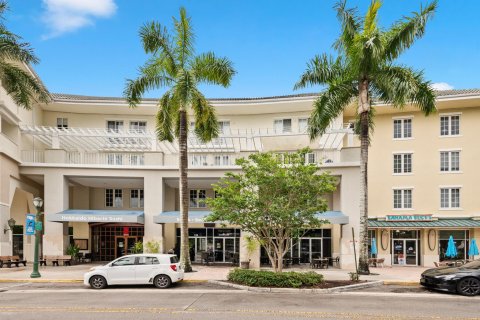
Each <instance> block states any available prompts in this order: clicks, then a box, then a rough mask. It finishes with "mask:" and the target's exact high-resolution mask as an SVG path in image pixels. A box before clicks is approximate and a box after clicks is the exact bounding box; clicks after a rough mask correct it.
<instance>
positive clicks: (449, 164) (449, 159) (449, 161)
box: [439, 149, 462, 173]
mask: <svg viewBox="0 0 480 320" xmlns="http://www.w3.org/2000/svg"><path fill="white" fill-rule="evenodd" d="M461 152H462V149H448V150H447V149H444V150H439V155H440V173H461V172H462V171H461V167H460V162H461V156H460V154H461ZM454 153H455V154H458V157H457V158H456V161H457V166H456V167H455V168H454V167H453V159H454V157H453V154H454ZM445 154H446V159H444V158H443V156H444V155H445ZM445 160H446V161H445ZM445 163H446V167H444V166H443V165H444V164H445ZM444 169H445V170H444ZM453 169H456V170H453Z"/></svg>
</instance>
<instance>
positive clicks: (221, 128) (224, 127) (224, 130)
mask: <svg viewBox="0 0 480 320" xmlns="http://www.w3.org/2000/svg"><path fill="white" fill-rule="evenodd" d="M218 133H219V134H230V121H218Z"/></svg>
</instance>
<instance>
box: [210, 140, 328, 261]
mask: <svg viewBox="0 0 480 320" xmlns="http://www.w3.org/2000/svg"><path fill="white" fill-rule="evenodd" d="M307 152H308V149H304V150H301V151H298V152H296V153H292V154H288V155H287V154H285V155H284V157H283V159H284V161H282V157H279V155H277V154H274V153H256V154H252V155H250V156H249V157H248V159H243V158H242V159H238V160H237V165H239V166H241V168H242V172H241V173H227V174H226V176H225V177H224V178H222V179H221V180H220V182H219V183H217V184H215V185H214V190H215V191H216V194H217V196H216V197H215V198H211V199H208V200H207V204H208V206H209V207H210V208H211V209H212V213H211V214H210V216H209V217H208V218H207V220H209V221H223V222H227V223H229V224H232V225H238V226H239V227H240V228H241V229H242V230H243V231H246V232H249V233H251V234H252V236H253V237H254V238H255V239H256V240H257V241H258V242H259V243H260V244H261V245H262V246H263V247H264V248H265V249H266V251H267V254H268V256H269V259H270V262H271V263H272V266H273V267H274V269H275V270H276V271H282V268H283V257H284V256H285V254H286V253H287V251H288V248H289V246H288V242H289V241H290V239H294V238H296V237H299V236H301V235H302V234H303V232H305V231H306V229H310V228H318V227H320V226H321V225H322V223H323V222H324V221H323V220H322V219H321V214H320V215H319V213H321V212H324V211H326V210H327V209H328V203H327V201H326V199H325V195H327V194H329V193H331V192H333V191H334V190H335V188H336V179H335V177H333V176H331V175H330V174H329V173H327V172H322V173H319V172H318V171H319V168H318V166H317V165H316V164H307V163H306V161H305V155H306V153H307ZM285 160H286V161H285Z"/></svg>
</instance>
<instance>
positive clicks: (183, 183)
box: [178, 110, 192, 272]
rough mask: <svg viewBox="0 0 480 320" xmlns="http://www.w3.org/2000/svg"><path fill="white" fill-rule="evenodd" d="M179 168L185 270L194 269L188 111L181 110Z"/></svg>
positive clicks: (182, 248) (181, 244) (181, 257)
mask: <svg viewBox="0 0 480 320" xmlns="http://www.w3.org/2000/svg"><path fill="white" fill-rule="evenodd" d="M178 146H179V170H180V187H179V192H180V216H181V224H180V263H181V264H182V265H183V268H184V271H185V272H191V271H192V263H191V261H190V244H189V240H188V173H187V172H188V153H187V152H188V150H187V112H186V111H185V110H181V111H180V133H179V137H178Z"/></svg>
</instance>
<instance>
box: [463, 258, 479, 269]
mask: <svg viewBox="0 0 480 320" xmlns="http://www.w3.org/2000/svg"><path fill="white" fill-rule="evenodd" d="M462 267H463V268H467V269H480V260H476V261H472V262H469V263H465V264H464V265H463V266H462Z"/></svg>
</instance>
